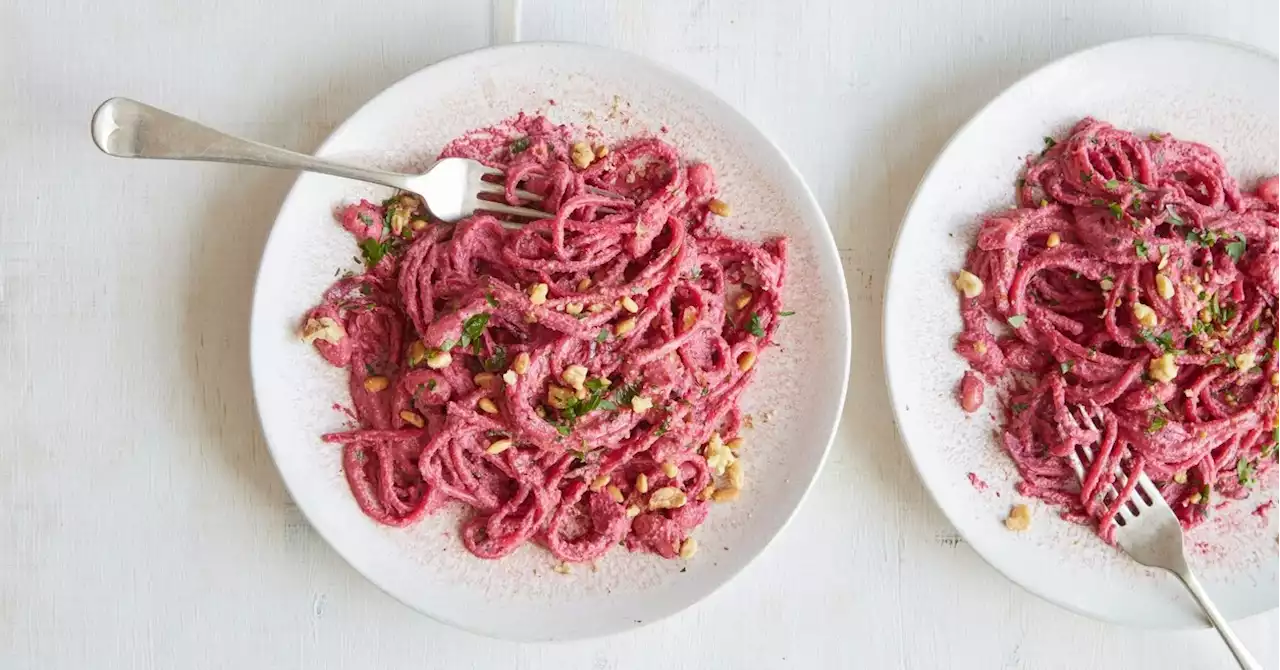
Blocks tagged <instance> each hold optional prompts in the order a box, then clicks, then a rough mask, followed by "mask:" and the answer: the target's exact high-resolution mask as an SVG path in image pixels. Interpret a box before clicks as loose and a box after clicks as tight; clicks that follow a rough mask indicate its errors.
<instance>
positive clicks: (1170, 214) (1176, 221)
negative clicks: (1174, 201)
mask: <svg viewBox="0 0 1280 670" xmlns="http://www.w3.org/2000/svg"><path fill="white" fill-rule="evenodd" d="M1164 212H1165V214H1166V218H1167V219H1169V223H1172V224H1173V225H1175V226H1185V225H1187V222H1186V221H1183V220H1182V217H1180V216H1178V211H1177V210H1175V209H1174V208H1173V205H1165V208H1164Z"/></svg>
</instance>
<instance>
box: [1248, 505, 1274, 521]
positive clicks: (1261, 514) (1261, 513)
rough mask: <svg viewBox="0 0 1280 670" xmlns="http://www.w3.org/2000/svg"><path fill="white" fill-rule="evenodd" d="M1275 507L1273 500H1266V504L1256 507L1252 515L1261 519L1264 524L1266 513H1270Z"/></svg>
mask: <svg viewBox="0 0 1280 670" xmlns="http://www.w3.org/2000/svg"><path fill="white" fill-rule="evenodd" d="M1275 506H1276V503H1275V501H1274V500H1268V501H1267V502H1264V503H1262V504H1261V505H1258V506H1257V507H1256V508H1254V510H1253V515H1254V516H1256V517H1258V518H1259V519H1262V520H1263V521H1264V522H1265V521H1266V520H1267V513H1268V512H1270V511H1271V510H1272V508H1274V507H1275Z"/></svg>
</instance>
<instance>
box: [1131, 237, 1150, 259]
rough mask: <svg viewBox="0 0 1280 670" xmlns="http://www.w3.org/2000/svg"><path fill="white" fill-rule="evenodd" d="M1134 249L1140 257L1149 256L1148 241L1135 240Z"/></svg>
mask: <svg viewBox="0 0 1280 670" xmlns="http://www.w3.org/2000/svg"><path fill="white" fill-rule="evenodd" d="M1133 250H1134V251H1135V252H1137V254H1138V258H1143V259H1145V258H1146V257H1147V243H1146V242H1145V241H1143V240H1134V241H1133Z"/></svg>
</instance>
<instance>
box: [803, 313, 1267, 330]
mask: <svg viewBox="0 0 1280 670" xmlns="http://www.w3.org/2000/svg"><path fill="white" fill-rule="evenodd" d="M778 316H781V317H788V316H795V312H778ZM1254 330H1257V328H1254Z"/></svg>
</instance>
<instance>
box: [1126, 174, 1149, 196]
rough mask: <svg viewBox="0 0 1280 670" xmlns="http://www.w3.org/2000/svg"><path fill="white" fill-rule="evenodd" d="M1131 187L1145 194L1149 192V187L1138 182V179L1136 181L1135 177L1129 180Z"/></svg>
mask: <svg viewBox="0 0 1280 670" xmlns="http://www.w3.org/2000/svg"><path fill="white" fill-rule="evenodd" d="M1129 185H1130V186H1132V187H1134V188H1136V189H1138V190H1139V191H1143V192H1144V193H1145V192H1146V190H1147V187H1146V186H1143V185H1142V182H1140V181H1138V180H1137V179H1134V178H1133V177H1130V178H1129Z"/></svg>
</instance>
